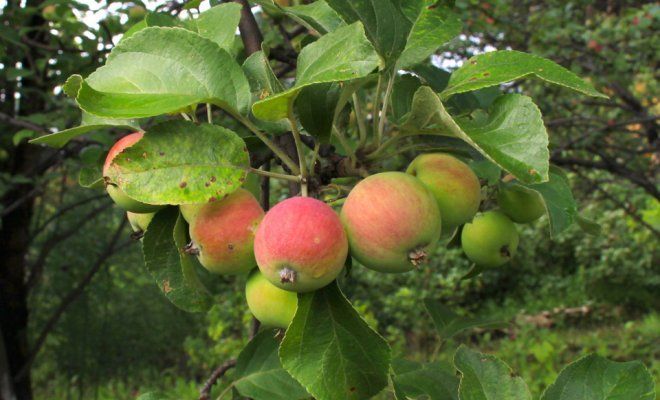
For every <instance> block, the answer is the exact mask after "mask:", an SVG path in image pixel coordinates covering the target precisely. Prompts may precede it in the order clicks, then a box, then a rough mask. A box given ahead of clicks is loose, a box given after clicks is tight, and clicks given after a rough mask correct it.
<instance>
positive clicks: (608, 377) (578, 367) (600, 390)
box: [541, 354, 655, 400]
mask: <svg viewBox="0 0 660 400" xmlns="http://www.w3.org/2000/svg"><path fill="white" fill-rule="evenodd" d="M573 399H580V400H654V399H655V385H654V383H653V378H652V377H651V374H649V372H648V370H647V369H646V368H645V367H644V364H642V363H641V362H639V361H631V362H615V361H610V360H608V359H606V358H603V357H600V356H597V355H595V354H591V355H588V356H585V357H582V358H581V359H579V360H577V361H575V362H573V363H571V364H569V365H568V366H567V367H565V368H564V369H563V370H562V371H561V372H560V373H559V376H558V377H557V380H556V381H555V382H554V383H553V384H552V385H550V386H548V388H547V389H546V390H545V391H544V392H543V395H542V396H541V400H573Z"/></svg>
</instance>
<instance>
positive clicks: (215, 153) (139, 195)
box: [108, 121, 249, 204]
mask: <svg viewBox="0 0 660 400" xmlns="http://www.w3.org/2000/svg"><path fill="white" fill-rule="evenodd" d="M244 148H245V142H244V141H243V139H241V138H240V137H239V136H238V135H237V134H236V133H234V132H233V131H230V130H229V129H226V128H223V127H220V126H217V125H208V124H202V125H196V124H194V123H192V122H187V121H169V122H165V123H161V124H158V125H155V126H154V127H152V128H151V129H149V131H148V132H146V133H145V135H144V137H143V138H142V139H141V140H140V141H138V142H137V143H135V144H134V145H133V146H131V147H129V148H127V149H126V150H124V151H123V152H122V153H121V154H119V155H118V156H117V157H116V158H115V159H114V160H113V163H112V164H111V166H110V168H109V170H108V178H109V179H110V181H111V182H113V183H116V184H117V185H118V186H119V187H120V188H121V189H122V190H123V191H124V192H126V194H128V195H129V196H130V197H132V198H134V199H136V200H139V201H142V202H145V203H148V204H192V203H205V202H207V201H209V199H210V198H211V197H223V196H224V195H227V194H230V193H232V192H233V191H234V190H236V189H238V188H239V187H240V184H241V179H244V178H245V175H246V174H247V168H248V167H249V155H248V154H247V153H245V152H244V151H243V149H244ZM144 154H146V155H147V156H146V157H144V156H143V155H144ZM151 154H166V155H163V156H161V157H153V156H150V155H151Z"/></svg>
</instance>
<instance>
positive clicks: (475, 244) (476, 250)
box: [461, 211, 518, 268]
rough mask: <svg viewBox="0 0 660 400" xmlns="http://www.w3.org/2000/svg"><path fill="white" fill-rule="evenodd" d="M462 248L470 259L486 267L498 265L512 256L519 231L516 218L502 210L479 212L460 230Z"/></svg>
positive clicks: (514, 252) (516, 244)
mask: <svg viewBox="0 0 660 400" xmlns="http://www.w3.org/2000/svg"><path fill="white" fill-rule="evenodd" d="M461 245H462V247H463V251H464V252H465V254H466V255H467V256H468V258H469V259H470V260H472V261H473V262H474V263H476V264H477V265H479V266H482V267H486V268H493V267H498V266H500V265H502V264H504V263H506V262H508V261H509V260H511V259H512V258H513V256H514V255H515V254H516V249H517V248H518V232H517V231H516V226H515V225H514V223H513V222H511V220H510V219H509V218H508V217H507V216H506V215H504V214H502V213H501V212H499V211H487V212H485V213H480V214H477V215H476V216H475V217H474V219H473V220H472V222H470V223H468V224H465V226H464V227H463V232H462V234H461Z"/></svg>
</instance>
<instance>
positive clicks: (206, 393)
mask: <svg viewBox="0 0 660 400" xmlns="http://www.w3.org/2000/svg"><path fill="white" fill-rule="evenodd" d="M235 366H236V360H229V361H227V362H225V363H224V364H222V365H220V366H219V367H218V368H216V369H215V370H214V371H213V373H212V374H211V376H210V377H209V379H207V380H206V382H205V383H204V386H202V389H201V390H200V391H199V400H209V399H210V398H211V397H210V396H211V388H213V385H215V383H216V382H217V381H218V379H220V378H221V377H222V376H223V375H224V374H225V373H226V372H227V371H229V370H230V369H232V368H233V367H235Z"/></svg>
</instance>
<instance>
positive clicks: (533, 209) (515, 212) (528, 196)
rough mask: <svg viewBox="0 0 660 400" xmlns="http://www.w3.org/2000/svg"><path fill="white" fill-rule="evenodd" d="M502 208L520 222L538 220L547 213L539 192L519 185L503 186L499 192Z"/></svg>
mask: <svg viewBox="0 0 660 400" xmlns="http://www.w3.org/2000/svg"><path fill="white" fill-rule="evenodd" d="M497 204H498V205H499V206H500V210H502V212H503V213H504V214H506V215H507V216H508V217H509V218H511V219H512V220H513V221H514V222H517V223H519V224H526V223H529V222H533V221H536V220H537V219H539V218H541V216H542V215H543V214H545V204H544V203H543V199H542V198H541V195H540V194H539V193H538V192H535V191H532V190H530V189H525V188H523V187H521V186H518V185H512V186H509V187H506V188H501V189H500V190H499V191H498V192H497Z"/></svg>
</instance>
